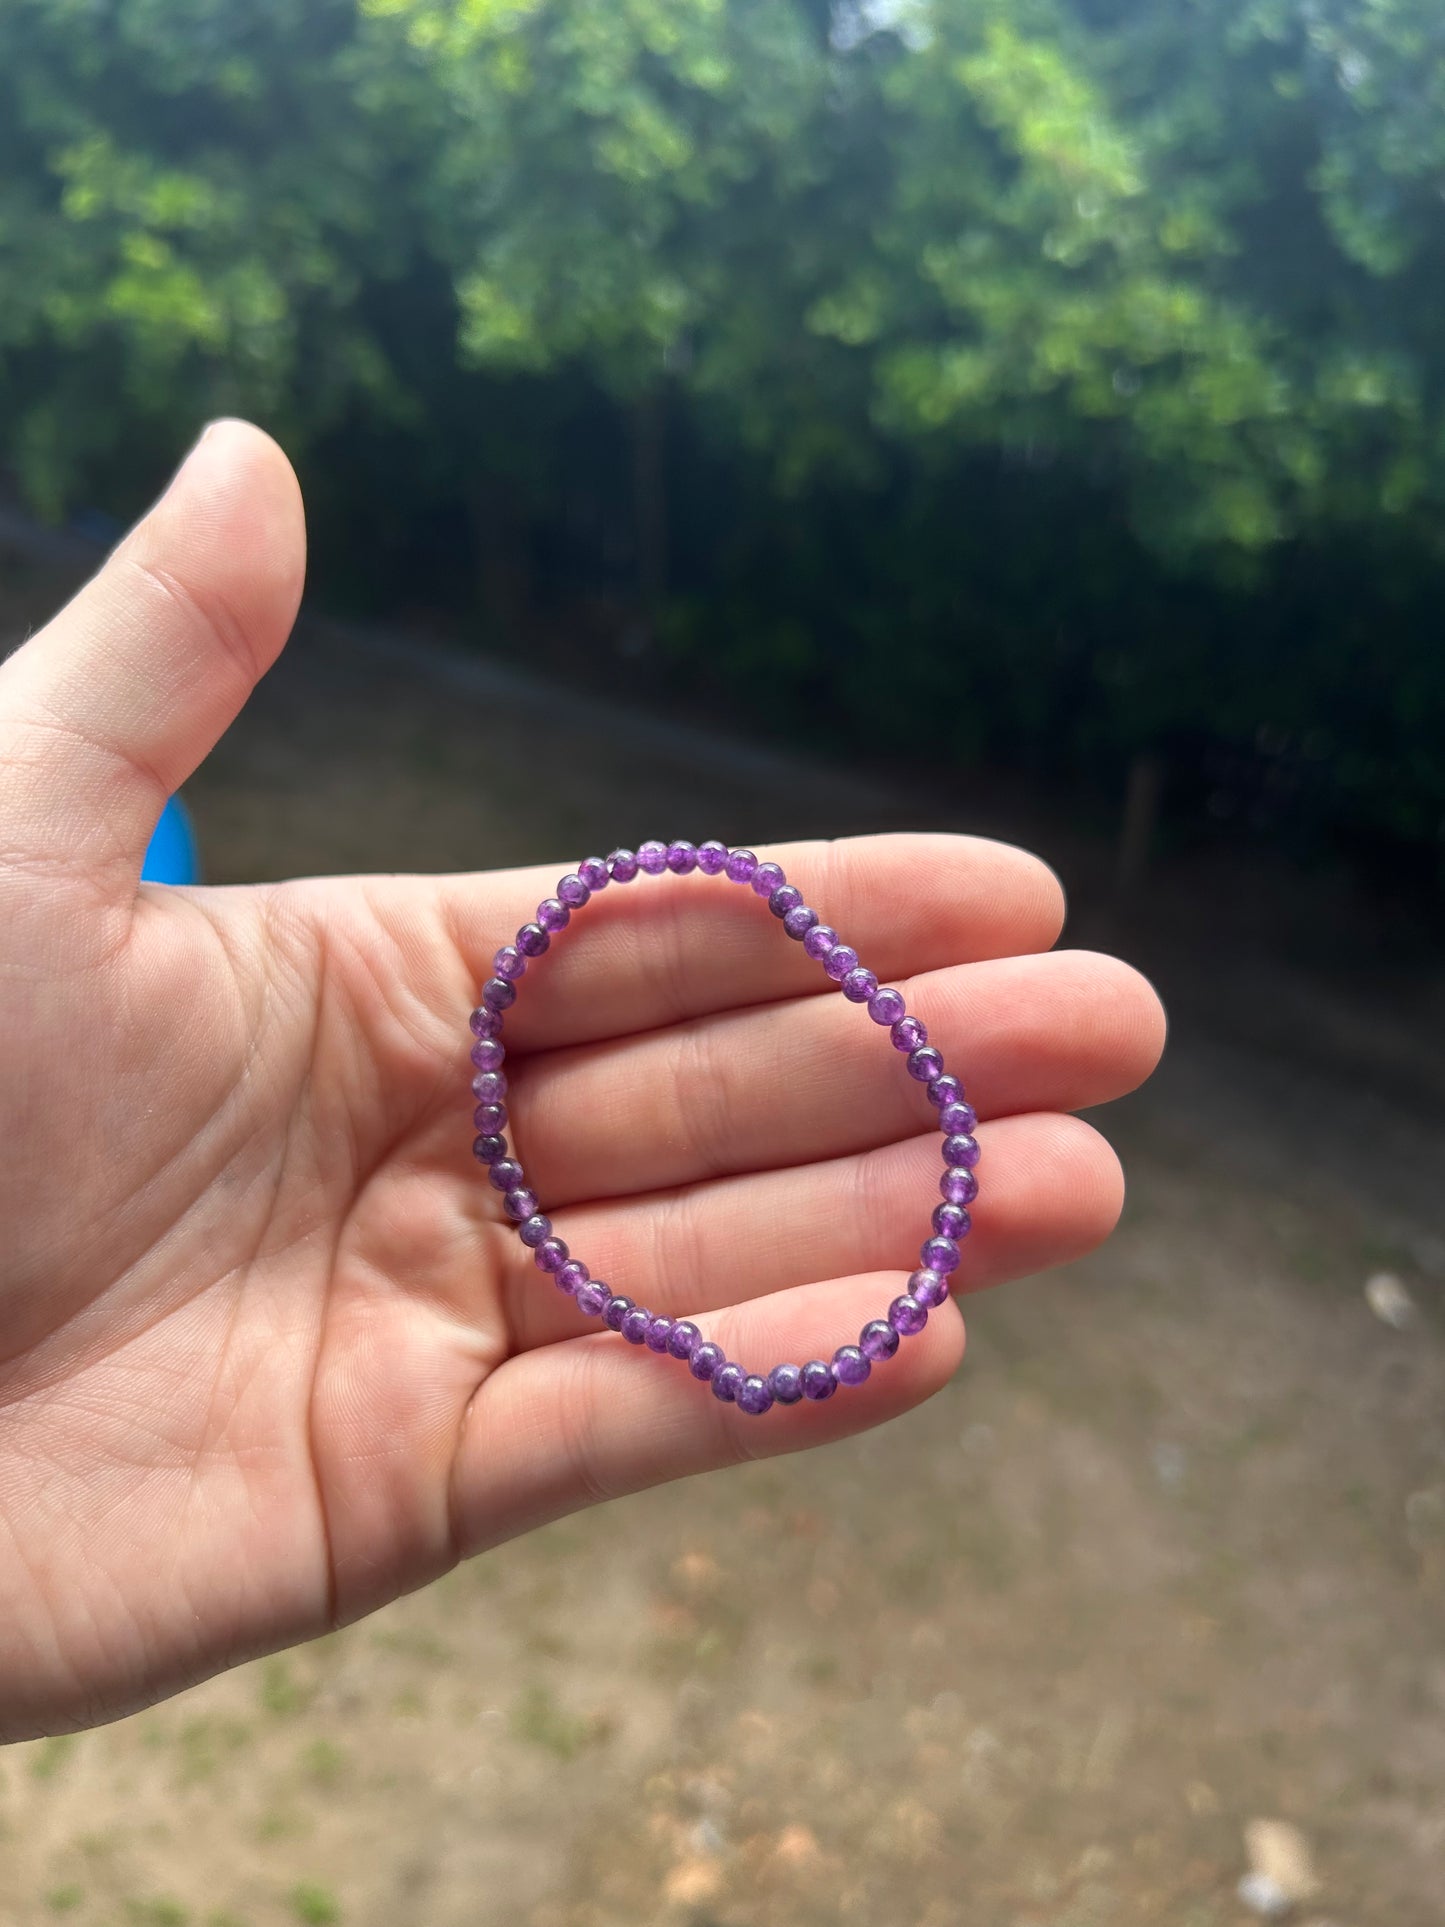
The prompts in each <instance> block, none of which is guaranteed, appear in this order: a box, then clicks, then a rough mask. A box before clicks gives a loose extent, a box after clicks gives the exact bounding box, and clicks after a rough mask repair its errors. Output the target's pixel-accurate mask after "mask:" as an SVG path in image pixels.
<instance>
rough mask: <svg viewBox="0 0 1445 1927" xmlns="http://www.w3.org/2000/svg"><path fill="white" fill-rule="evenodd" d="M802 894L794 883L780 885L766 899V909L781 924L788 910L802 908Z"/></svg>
mask: <svg viewBox="0 0 1445 1927" xmlns="http://www.w3.org/2000/svg"><path fill="white" fill-rule="evenodd" d="M802 904H803V893H802V891H801V890H800V889H799V888H798V886H797V884H796V883H780V884H779V885H778V887H777V889H776V890H774V892H773V894H772V895H771V896H770V897H769V898H768V908H769V909H770V910H771V911H772V913H773V915H774V916H775V917H776V918H777V919H778V921H779V923H781V922H782V921H783V919H784V917H786V916H787V914H788V912H789V911H790V910H798V909H801V908H802Z"/></svg>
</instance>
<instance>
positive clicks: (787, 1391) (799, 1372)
mask: <svg viewBox="0 0 1445 1927" xmlns="http://www.w3.org/2000/svg"><path fill="white" fill-rule="evenodd" d="M768 1390H769V1391H770V1392H771V1393H772V1395H773V1397H774V1398H775V1399H776V1400H777V1402H778V1404H779V1405H796V1404H797V1402H798V1400H799V1399H800V1398H801V1397H802V1396H803V1368H802V1366H801V1365H774V1367H773V1369H772V1370H771V1371H770V1372H769V1373H768Z"/></svg>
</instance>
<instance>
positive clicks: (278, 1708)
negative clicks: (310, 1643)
mask: <svg viewBox="0 0 1445 1927" xmlns="http://www.w3.org/2000/svg"><path fill="white" fill-rule="evenodd" d="M311 1699H312V1689H311V1687H309V1686H307V1685H306V1684H304V1682H303V1681H301V1680H299V1679H297V1677H296V1670H295V1668H294V1667H293V1666H292V1664H291V1662H290V1660H289V1659H287V1658H286V1656H285V1654H284V1653H277V1654H276V1656H275V1657H274V1658H272V1659H268V1660H266V1661H265V1663H264V1664H263V1665H262V1667H261V1704H262V1705H263V1706H264V1707H265V1709H266V1711H267V1712H268V1713H276V1714H278V1715H279V1716H280V1717H281V1718H283V1719H289V1718H290V1717H291V1716H292V1715H294V1714H296V1713H303V1712H305V1710H306V1708H307V1707H308V1706H309V1705H310V1704H311Z"/></svg>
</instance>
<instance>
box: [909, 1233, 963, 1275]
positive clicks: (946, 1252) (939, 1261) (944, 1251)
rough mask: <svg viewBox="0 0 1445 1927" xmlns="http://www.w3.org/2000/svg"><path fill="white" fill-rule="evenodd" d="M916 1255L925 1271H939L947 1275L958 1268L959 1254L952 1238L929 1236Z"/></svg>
mask: <svg viewBox="0 0 1445 1927" xmlns="http://www.w3.org/2000/svg"><path fill="white" fill-rule="evenodd" d="M918 1256H919V1258H920V1259H921V1260H922V1262H923V1268H924V1270H925V1271H941V1272H943V1273H944V1275H945V1276H947V1274H948V1273H949V1272H951V1271H957V1270H958V1265H959V1256H960V1254H959V1249H958V1246H957V1245H956V1244H955V1243H954V1242H953V1240H952V1238H930V1239H929V1240H928V1242H927V1243H926V1244H925V1245H924V1246H923V1249H922V1250H921V1251H920V1252H919V1254H918Z"/></svg>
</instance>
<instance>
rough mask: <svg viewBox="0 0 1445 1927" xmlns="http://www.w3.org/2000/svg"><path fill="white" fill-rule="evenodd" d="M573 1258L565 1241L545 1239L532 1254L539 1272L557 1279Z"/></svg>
mask: <svg viewBox="0 0 1445 1927" xmlns="http://www.w3.org/2000/svg"><path fill="white" fill-rule="evenodd" d="M571 1256H572V1254H571V1252H570V1251H569V1250H568V1249H567V1246H566V1243H565V1242H564V1240H563V1239H561V1238H544V1239H543V1240H542V1242H541V1244H539V1245H538V1247H537V1249H536V1250H535V1251H534V1252H533V1253H532V1262H533V1264H534V1265H535V1266H536V1267H537V1269H538V1271H545V1272H547V1273H549V1275H550V1276H552V1277H554V1278H555V1277H556V1275H557V1273H558V1272H559V1271H560V1270H561V1269H562V1267H563V1265H565V1264H566V1262H567V1260H568V1259H569V1258H570V1257H571Z"/></svg>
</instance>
